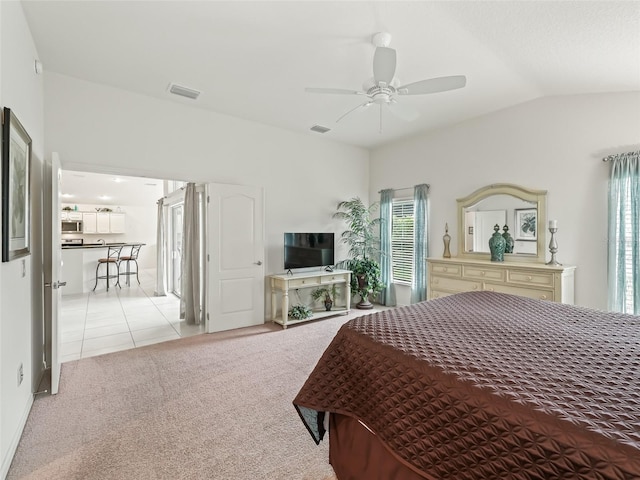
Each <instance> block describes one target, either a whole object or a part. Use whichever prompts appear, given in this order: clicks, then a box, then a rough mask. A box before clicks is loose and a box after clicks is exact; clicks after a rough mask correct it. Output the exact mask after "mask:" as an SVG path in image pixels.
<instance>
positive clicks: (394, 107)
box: [387, 101, 420, 122]
mask: <svg viewBox="0 0 640 480" xmlns="http://www.w3.org/2000/svg"><path fill="white" fill-rule="evenodd" d="M387 107H389V111H390V112H391V113H393V114H394V115H395V116H396V117H398V118H401V119H402V120H405V121H407V122H413V121H414V120H415V119H416V118H418V117H419V116H420V113H419V112H418V110H416V109H415V108H414V107H413V106H412V105H406V104H404V103H399V102H396V101H391V102H389V103H387Z"/></svg>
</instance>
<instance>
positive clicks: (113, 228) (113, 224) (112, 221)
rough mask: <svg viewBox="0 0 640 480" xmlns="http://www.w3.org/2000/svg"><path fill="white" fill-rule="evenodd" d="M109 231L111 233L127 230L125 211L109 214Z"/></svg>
mask: <svg viewBox="0 0 640 480" xmlns="http://www.w3.org/2000/svg"><path fill="white" fill-rule="evenodd" d="M109 231H110V232H111V233H124V231H125V221H124V213H110V214H109Z"/></svg>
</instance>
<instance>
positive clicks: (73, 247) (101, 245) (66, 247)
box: [61, 242, 146, 250]
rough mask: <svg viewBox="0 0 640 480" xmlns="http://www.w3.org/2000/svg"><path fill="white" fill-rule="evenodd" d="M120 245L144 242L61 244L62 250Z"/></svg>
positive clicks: (126, 245)
mask: <svg viewBox="0 0 640 480" xmlns="http://www.w3.org/2000/svg"><path fill="white" fill-rule="evenodd" d="M120 245H122V246H123V247H131V246H133V245H146V244H145V243H140V242H129V243H105V244H102V243H83V244H82V245H66V244H62V246H61V248H62V249H63V250H67V249H69V250H71V249H73V250H77V249H79V248H107V247H111V246H120Z"/></svg>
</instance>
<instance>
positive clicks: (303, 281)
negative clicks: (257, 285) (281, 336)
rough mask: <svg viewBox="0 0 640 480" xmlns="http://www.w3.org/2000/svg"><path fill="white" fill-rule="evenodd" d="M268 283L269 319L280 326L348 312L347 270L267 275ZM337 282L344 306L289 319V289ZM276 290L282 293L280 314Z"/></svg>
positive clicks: (348, 288)
mask: <svg viewBox="0 0 640 480" xmlns="http://www.w3.org/2000/svg"><path fill="white" fill-rule="evenodd" d="M269 283H270V284H271V320H272V321H273V322H275V323H279V324H280V325H282V328H287V325H293V324H295V323H300V322H307V321H309V320H317V319H319V318H323V317H329V316H332V315H341V314H347V313H349V310H350V309H351V272H350V271H349V270H334V271H333V272H326V271H321V272H304V273H294V274H291V275H287V274H281V275H269ZM335 284H339V285H340V286H341V287H342V288H343V295H344V298H345V306H344V307H336V305H335V304H334V305H333V308H332V309H331V310H329V311H325V310H322V311H321V310H318V311H314V312H313V315H312V316H311V317H310V318H305V319H302V320H299V319H289V291H290V290H298V289H302V288H305V289H306V288H318V287H324V286H331V285H335ZM278 292H280V293H281V295H282V301H281V309H282V312H281V315H280V317H278V315H277V313H278V312H277V307H278V303H277V297H278Z"/></svg>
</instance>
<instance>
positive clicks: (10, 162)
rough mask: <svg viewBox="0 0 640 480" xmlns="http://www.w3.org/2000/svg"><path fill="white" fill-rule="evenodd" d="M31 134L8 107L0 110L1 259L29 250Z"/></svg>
mask: <svg viewBox="0 0 640 480" xmlns="http://www.w3.org/2000/svg"><path fill="white" fill-rule="evenodd" d="M30 174H31V137H30V136H29V134H28V133H27V132H26V130H25V129H24V127H23V126H22V124H21V123H20V121H19V120H18V118H17V117H16V116H15V115H14V114H13V112H12V111H11V109H10V108H7V107H5V108H4V109H3V111H2V261H3V262H9V261H11V260H14V259H16V258H20V257H24V256H26V255H29V254H30V243H31V238H30V236H31V225H30V220H31V211H30V205H31V204H30V202H31V199H30V196H31V192H30V190H29V177H30Z"/></svg>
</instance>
